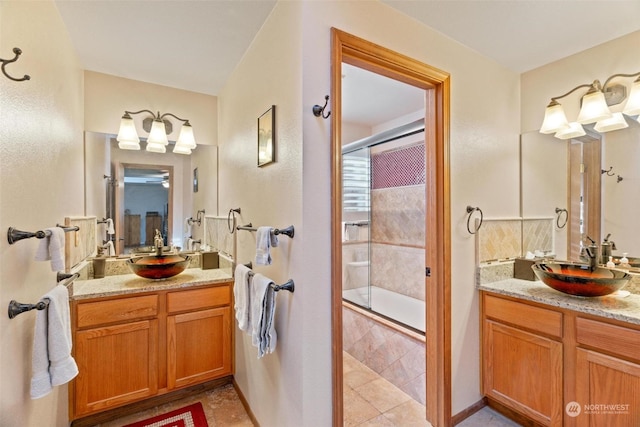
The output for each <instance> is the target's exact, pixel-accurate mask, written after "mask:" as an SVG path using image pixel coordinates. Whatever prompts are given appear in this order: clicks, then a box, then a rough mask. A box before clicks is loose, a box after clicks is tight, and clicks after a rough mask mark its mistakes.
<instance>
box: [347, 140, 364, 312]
mask: <svg viewBox="0 0 640 427" xmlns="http://www.w3.org/2000/svg"><path fill="white" fill-rule="evenodd" d="M370 187H371V161H370V157H369V148H362V149H360V150H357V151H354V152H351V153H348V154H344V155H343V158H342V225H343V227H342V269H343V275H342V296H343V298H344V299H346V300H348V301H350V302H352V303H354V304H358V305H360V306H363V307H366V308H371V288H370V283H371V281H370V277H369V274H370V273H369V272H370V268H369V261H370V253H371V248H370V246H371V245H370V239H369V236H370V233H369V224H370V219H371V218H370V216H371V201H370Z"/></svg>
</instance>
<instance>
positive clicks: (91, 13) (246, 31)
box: [55, 0, 640, 121]
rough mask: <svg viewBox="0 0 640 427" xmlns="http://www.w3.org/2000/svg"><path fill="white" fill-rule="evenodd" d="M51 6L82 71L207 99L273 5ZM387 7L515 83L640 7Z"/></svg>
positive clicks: (619, 25)
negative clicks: (488, 61) (502, 70)
mask: <svg viewBox="0 0 640 427" xmlns="http://www.w3.org/2000/svg"><path fill="white" fill-rule="evenodd" d="M55 1H56V5H57V7H58V10H59V11H60V14H61V16H62V19H63V21H64V23H65V26H66V28H67V30H68V31H69V34H70V37H71V40H72V43H73V44H74V46H75V47H76V49H77V51H78V56H79V58H80V61H81V63H82V64H83V66H84V68H85V69H87V70H91V71H96V72H100V73H106V74H111V75H115V76H119V77H124V78H129V79H133V80H139V81H144V82H149V83H155V84H159V85H164V86H170V87H175V88H179V89H184V90H189V91H193V92H199V93H204V94H209V95H217V94H218V93H219V92H220V90H221V89H222V88H223V86H224V84H225V82H226V81H227V79H228V78H229V76H230V74H231V73H232V72H233V70H234V69H235V67H236V66H237V64H238V63H239V62H240V60H241V59H242V56H243V54H244V52H245V51H246V50H247V48H248V47H249V46H250V44H251V42H252V40H253V39H254V37H255V36H256V34H257V33H258V31H259V30H260V28H261V26H262V24H263V23H264V21H265V20H266V19H267V17H268V16H269V14H270V13H271V11H272V10H273V8H274V6H275V5H276V3H277V1H274V0H243V1H238V0H200V1H178V0H171V1H162V0H155V1H147V0H126V1H124V0H123V1H120V0H92V1H89V0H83V1H78V0H55ZM353 1H356V0H353ZM382 2H383V3H385V4H387V5H389V6H390V7H392V8H394V9H396V10H398V11H400V12H401V13H404V14H407V15H408V16H411V17H413V18H414V19H416V20H418V21H420V22H422V23H424V24H425V25H427V26H429V27H431V28H433V29H435V30H436V31H439V32H440V33H442V34H444V35H445V36H447V37H450V38H452V39H454V40H456V41H458V42H459V43H461V44H464V45H466V46H468V47H470V48H471V49H474V50H476V51H477V52H479V53H481V54H482V55H484V56H487V57H489V58H492V59H493V60H495V61H496V62H498V63H500V64H502V65H503V66H504V67H507V68H509V69H511V70H513V71H515V72H518V73H521V72H524V71H528V70H531V69H533V68H537V67H539V66H542V65H545V64H548V63H550V62H553V61H556V60H558V59H560V58H563V57H566V56H569V55H571V54H574V53H577V52H580V51H582V50H585V49H588V48H590V47H593V46H596V45H598V44H601V43H604V42H607V41H609V40H612V39H614V38H617V37H621V36H623V35H625V34H628V33H631V32H634V31H638V30H640V0H597V1H592V0H551V1H545V0H382ZM327 43H328V40H327ZM352 80H356V79H352ZM391 87H394V88H396V89H397V87H395V85H393V84H391ZM353 90H354V91H361V92H364V93H365V94H366V90H365V89H362V88H360V89H358V88H354V89H353ZM382 91H383V89H382V88H381V89H379V90H378V89H376V93H377V94H378V95H379V96H382ZM369 94H371V91H370V90H369ZM391 102H393V100H392V99H389V100H388V102H387V105H389V103H391ZM377 104H378V105H379V103H377ZM365 105H366V104H365ZM368 105H376V103H369V104H368ZM354 111H355V109H354ZM344 113H345V115H346V114H347V113H348V111H345V112H344ZM354 120H356V121H357V120H359V119H357V118H355V119H354Z"/></svg>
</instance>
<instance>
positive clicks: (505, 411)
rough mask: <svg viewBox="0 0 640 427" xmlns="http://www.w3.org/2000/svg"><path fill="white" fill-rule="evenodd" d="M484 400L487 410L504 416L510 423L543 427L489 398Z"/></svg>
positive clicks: (524, 426) (526, 426)
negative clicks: (489, 409)
mask: <svg viewBox="0 0 640 427" xmlns="http://www.w3.org/2000/svg"><path fill="white" fill-rule="evenodd" d="M485 399H487V406H489V408H491V409H493V410H494V411H496V412H498V413H500V414H502V415H504V416H505V417H507V418H509V419H510V420H511V421H515V422H516V423H518V424H520V425H521V426H523V427H544V426H543V425H542V424H539V423H537V422H535V421H532V420H530V419H529V418H527V417H525V416H523V415H521V414H520V413H518V412H516V411H514V410H512V409H510V408H507V407H506V406H504V405H503V404H501V403H499V402H496V401H495V400H493V399H491V398H490V397H485Z"/></svg>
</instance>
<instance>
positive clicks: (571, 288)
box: [531, 261, 631, 297]
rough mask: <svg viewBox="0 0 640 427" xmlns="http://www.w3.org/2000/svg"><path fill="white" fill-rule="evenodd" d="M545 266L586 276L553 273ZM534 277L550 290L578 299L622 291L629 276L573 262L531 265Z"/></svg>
mask: <svg viewBox="0 0 640 427" xmlns="http://www.w3.org/2000/svg"><path fill="white" fill-rule="evenodd" d="M545 266H560V268H562V269H566V268H569V269H571V270H574V271H581V272H584V273H586V274H571V272H566V271H553V270H549V269H545ZM531 269H532V270H533V272H534V273H535V275H536V276H537V277H538V278H539V279H540V280H541V281H542V283H544V284H545V285H547V286H549V287H550V288H552V289H555V290H557V291H559V292H562V293H564V294H567V295H572V296H580V297H599V296H604V295H609V294H611V293H613V292H615V291H617V290H619V289H622V288H623V287H624V286H625V285H626V284H627V283H628V282H629V281H630V280H631V275H630V274H629V273H627V272H626V271H623V270H620V269H616V268H607V267H600V266H598V267H595V268H594V269H591V267H590V266H588V265H585V264H580V263H573V262H551V261H544V262H536V263H534V264H532V265H531ZM589 273H600V274H603V273H604V274H610V275H611V277H603V276H595V277H594V276H590V275H589Z"/></svg>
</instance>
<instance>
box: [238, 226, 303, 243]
mask: <svg viewBox="0 0 640 427" xmlns="http://www.w3.org/2000/svg"><path fill="white" fill-rule="evenodd" d="M236 230H245V231H257V230H258V229H257V228H255V227H254V226H253V224H251V223H249V224H246V225H239V226H237V227H236ZM295 231H296V230H295V228H294V227H293V225H290V226H288V227H287V228H282V229H280V228H274V229H273V234H275V235H278V234H284V235H285V236H289V237H290V238H292V239H293V236H294V234H295Z"/></svg>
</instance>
